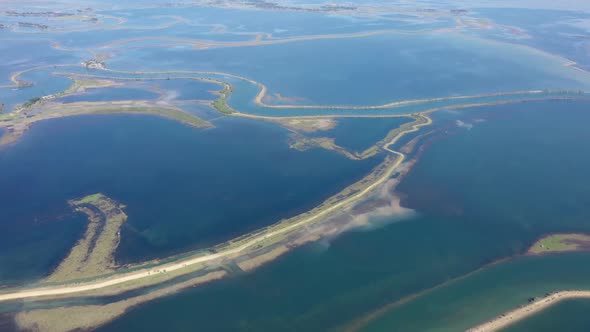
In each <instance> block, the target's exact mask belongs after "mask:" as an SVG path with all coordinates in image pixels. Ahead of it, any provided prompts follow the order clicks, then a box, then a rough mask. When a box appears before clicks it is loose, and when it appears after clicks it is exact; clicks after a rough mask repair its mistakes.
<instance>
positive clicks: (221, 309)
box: [99, 102, 590, 331]
mask: <svg viewBox="0 0 590 332" xmlns="http://www.w3.org/2000/svg"><path fill="white" fill-rule="evenodd" d="M587 107H588V103H582V102H536V103H530V104H520V105H503V106H495V107H489V108H479V109H478V108H474V109H469V110H464V111H462V112H459V113H457V112H456V111H448V112H445V113H439V115H438V116H437V118H436V119H435V125H436V126H437V127H436V128H437V129H439V130H438V131H437V133H438V134H433V135H432V136H431V140H430V141H427V142H428V143H427V145H428V147H427V148H426V150H425V152H424V153H423V155H422V157H421V160H420V161H419V162H418V164H417V165H416V167H415V169H414V170H413V171H412V172H411V173H410V174H409V175H408V177H407V178H406V179H404V181H403V182H402V185H401V186H400V188H399V189H400V190H401V191H402V192H403V193H404V195H405V197H406V199H405V200H404V202H405V203H404V204H405V205H406V206H409V207H411V208H414V209H416V210H417V211H418V212H419V214H418V216H417V217H415V218H414V219H412V220H406V221H401V222H397V223H395V222H393V223H389V224H387V223H385V224H384V223H378V224H375V227H374V228H373V229H374V231H371V229H366V230H364V231H361V232H351V233H347V234H344V235H342V236H341V237H339V238H337V239H335V240H333V241H331V242H327V241H325V242H319V243H315V244H311V245H308V246H306V247H304V248H302V249H299V250H295V251H293V252H291V253H289V254H287V255H286V256H284V257H282V258H280V259H279V260H278V261H277V262H274V263H272V264H269V265H267V266H264V267H262V268H260V269H258V270H256V271H254V272H252V273H248V274H245V275H239V276H235V277H233V278H229V279H227V280H223V281H220V282H217V283H214V284H211V285H206V286H204V287H200V288H197V289H191V290H187V291H185V292H183V293H181V294H177V295H174V296H171V297H167V298H162V299H159V300H156V301H154V302H152V303H149V304H146V305H143V306H141V307H138V308H136V309H133V310H132V311H131V312H130V313H129V314H127V315H126V316H123V317H122V318H120V319H118V320H116V321H114V322H112V323H111V324H109V325H106V326H104V327H103V328H101V329H99V330H100V331H126V330H130V329H142V330H147V331H156V330H161V329H163V328H165V327H168V328H171V329H178V330H182V329H187V328H189V327H190V326H195V325H196V324H198V326H200V327H201V328H203V329H204V330H216V331H236V330H238V331H239V330H244V331H245V330H278V329H284V328H285V326H288V327H290V328H291V330H293V331H301V330H306V331H326V330H329V329H331V328H332V329H335V330H338V331H341V330H347V329H350V330H357V329H363V328H364V329H366V330H369V331H391V330H394V331H395V330H396V329H397V330H399V331H429V330H434V329H438V330H440V329H441V328H442V329H443V330H444V328H446V327H448V330H449V331H456V330H458V329H459V327H460V328H468V327H470V326H471V325H472V323H473V324H477V323H479V322H480V320H486V319H489V318H492V317H493V316H495V315H496V314H497V313H501V312H503V311H505V310H508V309H510V308H512V307H513V306H514V305H517V304H520V303H525V302H526V300H527V298H528V297H530V296H540V295H543V294H544V293H545V292H547V291H550V290H556V289H561V288H562V287H567V288H575V287H585V286H586V285H588V281H587V275H588V266H589V265H588V264H587V263H585V262H587V261H588V254H587V253H574V254H568V255H551V256H540V257H521V258H516V259H514V260H509V261H506V262H504V263H498V264H496V265H492V266H491V267H488V264H490V263H492V262H494V261H496V260H498V259H501V258H506V257H511V256H513V255H519V254H521V253H523V252H524V251H525V250H526V249H527V247H528V246H529V245H530V244H531V243H532V242H533V241H534V240H535V239H536V238H537V237H538V236H540V235H541V234H544V233H550V232H564V231H570V232H571V231H580V232H583V231H586V232H587V231H590V228H589V226H588V224H587V220H588V217H590V211H589V210H588V209H587V207H588V206H590V205H589V204H588V200H589V199H590V193H589V192H588V189H587V188H588V187H587V186H586V185H585V184H586V183H587V182H588V174H587V172H586V170H587V169H588V167H589V166H590V159H589V158H588V155H587V154H581V153H580V152H581V151H585V150H584V149H585V146H584V142H587V140H588V139H589V137H588V131H587V130H586V126H585V124H586V123H587V121H588V120H590V113H588V112H587ZM458 120H459V121H460V122H459V121H458ZM499 132H501V133H502V135H498V134H497V133H499ZM547 153H550V154H551V155H552V156H553V157H554V158H546V156H547ZM541 160H543V161H544V162H540V161H541ZM459 174H461V176H459ZM539 185H541V186H542V190H541V189H540V187H539ZM557 193H559V194H557ZM392 221H394V220H392ZM408 253H412V254H411V255H408ZM481 267H484V269H483V270H480V271H479V272H477V273H472V272H473V271H476V270H477V269H479V268H481ZM470 273H472V274H470ZM466 274H469V276H468V277H465V278H462V279H457V278H460V277H461V276H464V275H466ZM301 280H306V282H305V283H302V282H301ZM326 280H328V281H329V282H326ZM453 280H455V281H453ZM441 284H442V285H443V286H442V287H441V286H439V285H441ZM491 285H493V287H492V286H491ZM437 286H439V287H438V288H436V289H435V290H434V291H429V292H427V290H429V289H432V288H433V287H437ZM449 287H453V288H449ZM516 289H518V290H519V291H518V292H516V291H514V290H516ZM425 291H426V292H425ZM414 294H423V295H422V296H420V297H417V298H412V296H413V295H414ZM474 294H475V295H474ZM472 295H473V296H472ZM403 299H406V302H399V301H400V300H403ZM488 299H490V301H489V302H488V301H487V300H488ZM166 313H170V314H172V313H173V314H174V317H175V319H174V320H173V321H172V322H170V321H168V320H162V319H161V318H160V317H161V316H162V315H165V314H166ZM462 313H465V315H463V314H462ZM424 317H429V319H424ZM465 317H470V318H469V319H466V318H465Z"/></svg>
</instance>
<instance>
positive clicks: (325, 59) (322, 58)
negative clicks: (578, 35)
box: [111, 35, 589, 105]
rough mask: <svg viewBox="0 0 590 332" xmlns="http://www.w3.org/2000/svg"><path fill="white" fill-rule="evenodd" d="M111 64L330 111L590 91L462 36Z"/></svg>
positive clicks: (540, 58)
mask: <svg viewBox="0 0 590 332" xmlns="http://www.w3.org/2000/svg"><path fill="white" fill-rule="evenodd" d="M138 59H139V60H138ZM111 64H112V66H113V67H115V68H125V69H126V70H141V71H149V70H152V71H153V70H175V69H176V70H178V69H179V68H182V69H185V70H204V71H210V70H215V71H223V72H228V73H232V74H238V75H242V76H246V77H249V78H251V79H254V80H256V81H259V82H261V83H263V84H265V85H266V86H267V87H268V88H269V93H270V94H273V93H275V92H279V93H281V94H282V95H284V96H288V97H303V98H305V100H306V101H308V103H310V104H324V105H325V104H338V105H379V104H384V103H387V102H391V101H395V100H406V99H417V98H430V97H444V96H452V95H466V94H480V93H492V92H499V91H510V90H529V89H535V90H538V89H585V88H587V87H588V86H589V83H588V78H587V77H586V76H585V75H584V74H583V73H580V72H578V71H576V70H574V69H571V68H567V67H563V63H562V62H561V61H558V60H556V59H554V58H551V57H549V56H546V55H541V54H538V53H535V52H533V51H530V50H528V49H525V48H518V47H514V46H505V45H500V44H497V43H493V42H488V41H484V40H480V39H477V38H473V37H465V36H458V35H433V36H425V35H412V36H406V35H387V36H373V37H366V38H357V39H347V40H337V39H331V40H313V41H304V42H294V43H287V44H280V45H267V46H258V47H244V48H240V51H239V52H236V49H235V48H223V49H207V50H201V51H196V52H195V51H190V50H182V49H154V50H153V52H150V53H149V54H144V53H142V54H141V55H139V54H135V52H134V50H130V51H129V52H128V53H126V54H125V56H123V57H117V58H114V59H112V61H111ZM355 68H357V69H355ZM358 68H362V70H360V69H358ZM400 77H403V78H404V79H400ZM474 81H477V82H478V83H477V84H473V82H474Z"/></svg>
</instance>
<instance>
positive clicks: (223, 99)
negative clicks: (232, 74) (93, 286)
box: [212, 83, 236, 115]
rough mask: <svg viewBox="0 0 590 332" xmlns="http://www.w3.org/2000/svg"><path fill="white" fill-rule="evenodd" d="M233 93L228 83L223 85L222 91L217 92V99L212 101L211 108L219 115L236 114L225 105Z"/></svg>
mask: <svg viewBox="0 0 590 332" xmlns="http://www.w3.org/2000/svg"><path fill="white" fill-rule="evenodd" d="M232 92H233V88H232V86H231V85H230V84H228V83H223V90H221V91H219V98H217V99H215V100H214V101H213V104H212V106H213V108H214V109H216V110H217V111H218V112H219V113H222V114H226V115H230V114H233V113H236V111H235V110H234V109H233V108H232V107H231V106H229V105H228V104H227V98H228V97H229V95H230V94H231V93H232Z"/></svg>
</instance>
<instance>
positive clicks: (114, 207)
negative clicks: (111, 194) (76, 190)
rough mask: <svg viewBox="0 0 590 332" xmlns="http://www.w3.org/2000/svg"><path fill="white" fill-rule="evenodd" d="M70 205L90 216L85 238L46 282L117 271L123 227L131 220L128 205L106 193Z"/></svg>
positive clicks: (70, 202)
mask: <svg viewBox="0 0 590 332" xmlns="http://www.w3.org/2000/svg"><path fill="white" fill-rule="evenodd" d="M69 204H70V206H71V207H72V208H73V209H74V210H76V211H78V212H82V213H84V214H86V215H87V216H88V226H87V227H86V232H85V233H84V235H83V236H82V238H81V239H80V240H79V241H78V242H77V243H76V245H75V246H74V247H73V248H72V250H71V251H70V253H69V254H68V256H67V257H66V258H65V259H64V260H63V261H62V262H61V263H60V264H59V266H58V267H57V268H56V269H55V271H54V272H53V273H52V274H51V275H50V276H49V277H47V279H45V281H46V282H49V283H52V282H65V281H70V280H76V279H84V278H91V277H95V276H97V275H101V274H106V273H112V272H115V268H116V264H115V260H114V257H113V254H114V252H115V250H116V249H117V247H118V246H119V240H120V228H121V226H122V225H123V223H124V222H125V221H126V220H127V215H126V214H125V212H124V208H125V206H124V205H123V204H120V203H118V202H116V201H114V200H112V199H110V198H108V197H106V196H104V195H103V194H94V195H89V196H86V197H83V198H81V199H76V200H71V201H69Z"/></svg>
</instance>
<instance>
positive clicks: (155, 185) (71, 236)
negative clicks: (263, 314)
mask: <svg viewBox="0 0 590 332" xmlns="http://www.w3.org/2000/svg"><path fill="white" fill-rule="evenodd" d="M215 124H216V126H217V128H214V129H207V130H198V129H194V128H190V127H188V126H184V125H181V124H178V123H176V122H174V121H171V120H166V119H161V118H157V117H147V116H131V115H118V116H81V117H75V118H63V119H59V120H50V121H44V122H41V123H38V124H35V125H34V126H33V128H32V129H30V130H29V131H28V132H27V133H26V134H25V136H23V137H22V139H21V140H20V141H19V142H18V143H17V144H15V145H14V146H12V147H10V148H6V149H4V150H3V151H2V152H0V173H2V174H3V176H2V177H0V197H1V199H0V206H1V210H2V212H3V214H2V219H1V222H0V227H2V231H1V232H0V243H2V246H3V248H2V251H1V252H2V255H1V256H2V257H3V258H4V259H5V261H6V262H13V261H18V260H20V261H21V262H22V263H21V264H25V265H27V266H31V268H30V269H27V270H15V269H10V270H8V268H5V269H3V271H2V274H0V278H12V277H16V276H17V275H18V276H19V277H21V278H27V277H36V276H40V275H42V274H43V273H47V272H48V271H47V269H46V268H47V266H48V265H50V263H48V261H49V262H55V261H56V259H59V258H61V256H63V255H64V254H65V252H64V249H66V248H68V247H69V246H71V245H72V244H73V243H74V242H75V238H76V235H78V234H79V231H80V230H81V229H83V226H84V222H79V221H69V219H67V218H70V219H71V217H70V215H71V210H70V208H69V207H68V206H67V200H69V199H72V198H76V197H80V196H83V195H87V194H92V193H96V192H102V193H104V194H106V195H107V196H109V197H111V198H113V199H115V200H117V201H120V202H121V203H123V204H125V205H127V208H126V212H127V213H128V215H129V219H128V221H127V223H126V224H125V225H124V227H123V229H122V242H121V244H120V247H119V251H118V252H117V259H118V260H119V261H120V262H133V261H141V260H144V259H146V258H150V257H156V256H158V257H162V256H167V255H170V254H173V253H177V252H184V251H187V250H190V249H196V248H203V247H205V246H209V245H212V244H217V243H219V242H221V241H224V240H227V239H230V238H232V237H234V236H236V235H239V234H243V233H245V232H248V231H251V230H254V229H257V228H259V227H262V226H265V225H268V224H271V223H274V222H277V221H279V220H280V219H281V218H285V217H289V216H293V215H296V214H298V213H301V212H303V211H306V210H308V209H310V208H312V207H314V206H316V205H317V204H318V203H320V202H321V201H322V200H323V199H325V198H328V197H329V196H331V195H332V194H335V193H336V192H338V191H340V190H341V189H342V188H344V187H345V186H347V185H348V184H350V183H352V182H354V181H356V179H359V178H360V177H362V176H363V175H364V174H366V173H367V172H369V170H370V169H371V168H372V167H373V166H375V165H376V164H377V163H378V162H379V160H378V159H377V158H373V159H371V160H366V161H362V162H358V161H351V160H348V159H346V158H344V157H341V156H340V155H338V154H336V153H333V152H328V151H325V150H319V149H318V150H313V151H309V152H305V153H302V152H299V151H296V150H292V149H290V148H289V147H288V144H287V135H288V132H287V131H286V130H284V129H282V128H280V127H277V126H275V125H272V124H269V123H259V122H253V121H249V120H243V119H225V120H223V121H217V122H216V123H215ZM309 174H313V176H309ZM62 216H66V217H67V218H66V219H65V220H64V221H60V222H58V220H59V219H60V218H62ZM64 218H65V217H64ZM72 225H75V226H72ZM70 227H71V228H70ZM66 229H67V232H66ZM25 230H26V231H25ZM64 232H66V234H64V235H63V238H62V235H60V234H61V233H64ZM41 235H43V236H44V239H45V241H47V242H45V244H44V245H43V246H39V242H38V240H39V239H38V237H39V236H41ZM45 247H48V248H49V249H46V248H45ZM66 251H67V250H66ZM41 252H42V254H39V253H41ZM25 258H26V259H25ZM25 262H26V263H25ZM0 266H5V267H8V266H11V265H10V264H7V265H4V264H1V265H0ZM0 280H2V279H0Z"/></svg>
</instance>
